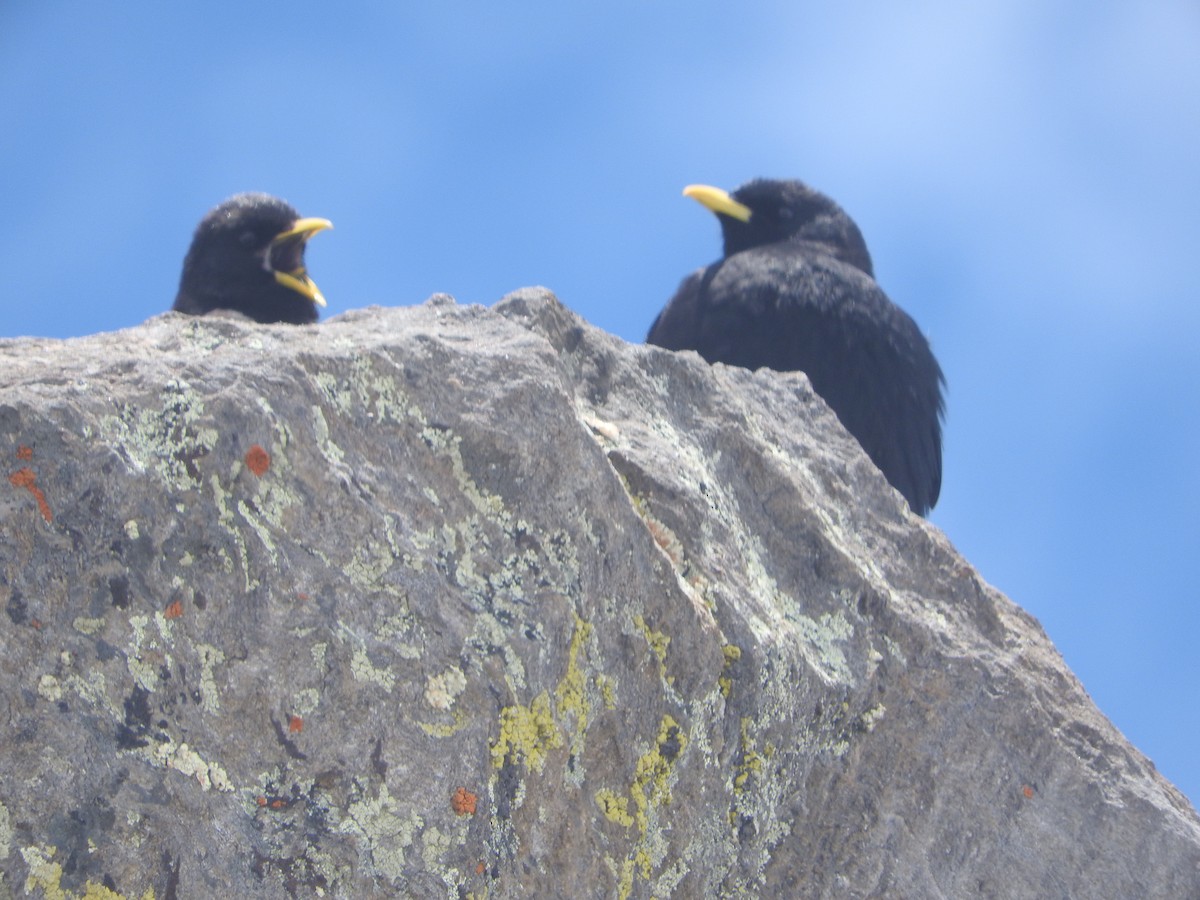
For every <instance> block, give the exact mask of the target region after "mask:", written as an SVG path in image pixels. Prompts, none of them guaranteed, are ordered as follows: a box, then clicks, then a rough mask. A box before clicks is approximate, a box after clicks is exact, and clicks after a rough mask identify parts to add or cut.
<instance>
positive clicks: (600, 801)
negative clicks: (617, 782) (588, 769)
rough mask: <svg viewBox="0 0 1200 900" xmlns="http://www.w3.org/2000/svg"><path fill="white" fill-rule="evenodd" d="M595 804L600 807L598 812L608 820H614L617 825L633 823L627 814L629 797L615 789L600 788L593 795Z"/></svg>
mask: <svg viewBox="0 0 1200 900" xmlns="http://www.w3.org/2000/svg"><path fill="white" fill-rule="evenodd" d="M594 797H595V800H596V805H597V806H598V807H600V812H602V813H604V818H606V819H608V821H610V822H616V823H617V824H618V825H624V826H625V827H626V828H628V827H629V826H630V825H632V824H633V816H631V815H630V814H629V799H628V798H627V797H622V796H621V795H620V794H618V793H617V792H616V791H612V790H609V789H608V788H600V790H598V791H596V793H595V795H594Z"/></svg>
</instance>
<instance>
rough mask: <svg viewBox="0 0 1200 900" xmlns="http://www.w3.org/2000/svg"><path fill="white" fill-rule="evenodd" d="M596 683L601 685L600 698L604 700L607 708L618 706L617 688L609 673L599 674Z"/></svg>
mask: <svg viewBox="0 0 1200 900" xmlns="http://www.w3.org/2000/svg"><path fill="white" fill-rule="evenodd" d="M596 684H597V685H599V687H600V698H601V699H602V700H603V701H604V708H605V709H616V708H617V689H616V687H615V685H614V683H613V679H612V678H611V677H610V676H608V675H598V676H597V677H596Z"/></svg>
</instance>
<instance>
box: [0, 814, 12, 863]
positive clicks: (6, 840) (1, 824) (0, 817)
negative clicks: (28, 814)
mask: <svg viewBox="0 0 1200 900" xmlns="http://www.w3.org/2000/svg"><path fill="white" fill-rule="evenodd" d="M12 839H13V829H12V817H11V816H9V814H8V807H7V806H5V805H4V804H3V803H0V859H8V854H9V851H10V850H11V849H12Z"/></svg>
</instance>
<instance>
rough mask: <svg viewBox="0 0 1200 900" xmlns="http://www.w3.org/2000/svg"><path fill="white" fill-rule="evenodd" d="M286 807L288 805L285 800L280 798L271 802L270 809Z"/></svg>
mask: <svg viewBox="0 0 1200 900" xmlns="http://www.w3.org/2000/svg"><path fill="white" fill-rule="evenodd" d="M287 805H288V802H287V801H286V800H284V799H283V798H282V797H276V798H275V799H274V800H272V801H271V809H283V808H284V807H285V806H287Z"/></svg>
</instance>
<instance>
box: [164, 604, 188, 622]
mask: <svg viewBox="0 0 1200 900" xmlns="http://www.w3.org/2000/svg"><path fill="white" fill-rule="evenodd" d="M163 615H164V616H166V617H167V618H168V619H178V618H179V617H180V616H182V615H183V601H182V600H172V601H171V602H170V603H168V604H167V608H166V609H164V610H163Z"/></svg>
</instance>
